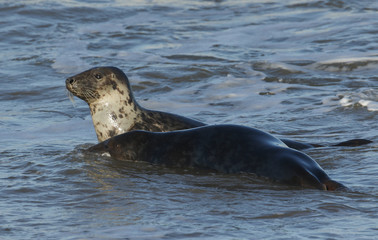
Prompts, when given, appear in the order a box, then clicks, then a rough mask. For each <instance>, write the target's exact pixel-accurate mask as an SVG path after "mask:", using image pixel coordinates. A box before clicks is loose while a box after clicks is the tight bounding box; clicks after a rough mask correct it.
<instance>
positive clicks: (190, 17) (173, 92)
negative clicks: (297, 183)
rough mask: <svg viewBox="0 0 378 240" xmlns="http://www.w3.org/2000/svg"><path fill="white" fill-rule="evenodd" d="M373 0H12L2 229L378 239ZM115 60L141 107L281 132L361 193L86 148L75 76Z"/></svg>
mask: <svg viewBox="0 0 378 240" xmlns="http://www.w3.org/2000/svg"><path fill="white" fill-rule="evenodd" d="M377 10H378V5H377V3H376V1H367V0H366V1H365V0H362V1H361V0H360V1H315V0H314V1H300V0H297V1H294V0H292V1H263V0H261V1H243V0H240V1H169V0H166V1H100V2H98V1H75V0H64V1H22V0H21V1H7V0H5V1H2V2H1V3H0V14H1V19H0V26H1V28H0V29H1V30H0V31H1V34H0V56H1V57H0V63H1V66H2V67H1V69H0V77H1V81H0V102H1V105H0V106H1V112H0V126H1V138H0V146H1V147H0V155H1V158H0V159H1V160H0V177H1V185H0V196H1V197H0V198H1V201H0V213H1V214H0V223H1V224H0V238H1V239H125V238H129V239H308V238H312V239H342V238H343V239H373V238H376V236H377V234H378V225H377V221H378V216H377V215H378V214H377V203H378V194H377V193H378V188H377V177H376V176H377V173H378V165H377V163H376V160H377V156H378V145H377V143H376V139H377V135H378V132H377V120H378V115H377V112H378V93H377V80H378V78H377V75H378V70H377V69H378V68H377V67H378V51H377V49H378V44H377V39H378V32H377V26H378V17H377V16H378V14H377ZM103 65H108V66H117V67H119V68H121V69H122V70H124V71H125V73H126V74H127V76H128V77H129V79H130V81H131V84H132V87H133V90H134V92H135V95H136V98H137V99H138V101H139V102H140V104H141V105H143V106H145V107H148V108H151V109H158V110H162V111H169V112H173V113H177V114H181V115H185V116H188V117H191V118H195V119H197V120H200V121H203V122H206V123H209V124H219V123H234V124H242V125H247V126H251V127H256V128H259V129H262V130H265V131H268V132H270V133H272V134H274V135H275V136H277V137H285V138H291V139H295V140H298V141H304V142H312V143H325V144H331V143H336V142H338V141H342V140H347V139H351V138H366V139H371V140H374V141H375V143H373V144H370V145H366V146H361V147H355V148H343V147H323V148H319V149H310V150H306V153H307V154H309V155H310V156H311V157H313V158H314V159H316V160H317V161H318V162H319V164H320V165H321V166H322V167H323V168H324V169H325V170H326V171H327V172H328V173H329V175H330V176H331V177H332V178H334V179H335V180H338V181H340V182H342V183H343V184H345V185H347V186H349V187H350V188H351V189H352V191H351V192H336V193H330V192H323V191H318V190H314V189H301V188H298V187H291V186H285V185H280V184H275V183H271V182H267V181H265V180H262V179H256V178H255V177H254V176H251V175H225V174H215V173H208V172H203V171H196V170H187V169H166V168H164V167H157V166H151V165H148V164H145V163H130V162H117V161H113V160H111V159H109V158H106V157H101V156H95V155H87V154H84V153H83V151H82V150H83V149H85V148H87V147H88V146H91V145H93V144H95V143H96V141H97V139H96V136H95V132H94V129H93V126H92V122H91V117H90V113H89V109H88V106H87V105H86V104H85V103H84V102H83V101H81V100H80V99H76V100H75V106H73V105H72V103H71V102H70V101H69V99H68V97H67V93H66V90H65V85H64V84H65V83H64V81H65V79H66V78H67V77H68V76H71V75H73V74H77V73H78V72H81V71H84V70H86V69H88V68H90V67H94V66H103Z"/></svg>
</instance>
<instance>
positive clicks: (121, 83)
mask: <svg viewBox="0 0 378 240" xmlns="http://www.w3.org/2000/svg"><path fill="white" fill-rule="evenodd" d="M66 87H67V89H68V90H69V91H70V92H71V93H72V94H73V95H75V96H77V97H79V98H81V99H82V100H84V101H85V102H86V103H87V104H88V105H89V108H90V111H91V115H92V120H93V124H94V127H95V130H96V134H97V138H98V141H99V142H101V141H104V140H106V139H108V138H111V137H114V136H116V135H119V134H122V133H125V132H129V131H132V130H145V131H153V132H169V131H175V130H182V129H189V128H195V127H200V126H205V125H206V124H205V123H202V122H199V121H196V120H193V119H190V118H186V117H183V116H179V115H175V114H171V113H166V112H159V111H153V110H149V109H145V108H143V107H141V106H140V105H139V104H138V103H137V102H136V100H135V98H134V96H133V93H132V91H131V87H130V83H129V80H128V78H127V77H126V75H125V73H124V72H123V71H121V70H120V69H118V68H116V67H96V68H92V69H89V70H87V71H85V72H82V73H79V74H77V75H75V76H73V77H70V78H68V79H67V80H66ZM281 140H282V141H283V142H284V143H285V144H286V145H288V146H289V147H291V148H294V149H297V150H302V149H305V148H310V147H319V146H321V145H316V144H308V143H300V142H297V141H293V140H289V139H281ZM370 142H371V141H369V140H363V139H356V140H350V141H347V142H343V143H339V144H338V146H357V145H363V144H367V143H370Z"/></svg>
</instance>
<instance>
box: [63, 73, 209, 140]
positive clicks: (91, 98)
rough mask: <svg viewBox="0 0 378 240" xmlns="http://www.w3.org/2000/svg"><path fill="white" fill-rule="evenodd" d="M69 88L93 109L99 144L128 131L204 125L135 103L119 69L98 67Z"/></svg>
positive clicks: (73, 80) (68, 82) (73, 79)
mask: <svg viewBox="0 0 378 240" xmlns="http://www.w3.org/2000/svg"><path fill="white" fill-rule="evenodd" d="M66 87H67V89H68V90H69V91H70V92H71V93H72V94H74V95H75V96H76V97H78V98H81V99H82V100H84V101H85V102H86V103H87V104H88V105H89V108H90V110H91V115H92V120H93V125H94V127H95V130H96V134H97V138H98V141H100V142H101V141H104V140H106V139H108V138H111V137H114V136H116V135H119V134H121V133H124V132H129V131H132V130H145V131H153V132H168V131H174V130H181V129H188V128H193V127H198V126H204V125H205V124H204V123H201V122H198V121H195V120H192V119H189V118H185V117H182V116H178V115H174V114H170V113H165V112H159V111H152V110H148V109H145V108H143V107H141V106H140V105H139V104H138V103H137V102H136V100H135V98H134V96H133V93H132V91H131V88H130V83H129V80H128V78H127V77H126V75H125V74H124V73H123V72H122V71H121V70H120V69H118V68H115V67H97V68H92V69H89V70H87V71H85V72H82V73H79V74H77V75H75V76H73V77H70V78H68V79H67V80H66Z"/></svg>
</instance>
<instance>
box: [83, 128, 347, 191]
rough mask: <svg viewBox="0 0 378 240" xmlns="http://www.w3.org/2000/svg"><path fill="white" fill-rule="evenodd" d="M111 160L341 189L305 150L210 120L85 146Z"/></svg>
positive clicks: (245, 129)
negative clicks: (198, 124)
mask: <svg viewBox="0 0 378 240" xmlns="http://www.w3.org/2000/svg"><path fill="white" fill-rule="evenodd" d="M89 151H92V152H100V153H104V152H107V153H109V154H110V155H111V157H112V158H114V159H117V160H133V161H146V162H150V163H154V164H164V165H165V166H167V167H180V168H182V167H195V168H205V169H211V170H216V171H219V172H223V173H242V172H247V173H254V174H256V175H258V176H261V177H266V178H269V179H271V180H274V181H278V182H282V183H287V184H293V185H300V186H303V187H313V188H318V189H323V190H341V189H346V187H345V186H344V185H343V184H341V183H338V182H336V181H333V180H331V178H330V177H329V176H328V175H327V174H326V173H325V171H324V170H323V169H322V168H321V167H320V166H319V164H318V163H317V162H316V161H314V160H313V159H312V158H310V157H309V156H308V155H306V154H304V153H302V152H300V151H297V150H294V149H292V148H289V147H287V145H286V144H284V143H283V142H282V141H281V140H279V139H277V138H275V137H274V136H272V135H271V134H269V133H266V132H263V131H260V130H257V129H254V128H249V127H244V126H238V125H212V126H204V127H198V128H193V129H188V130H181V131H173V132H164V133H162V132H159V133H157V132H147V131H141V130H137V131H131V132H128V133H124V134H121V135H118V136H115V137H112V138H110V139H108V140H106V141H104V142H101V143H99V144H97V145H94V146H93V147H91V148H89Z"/></svg>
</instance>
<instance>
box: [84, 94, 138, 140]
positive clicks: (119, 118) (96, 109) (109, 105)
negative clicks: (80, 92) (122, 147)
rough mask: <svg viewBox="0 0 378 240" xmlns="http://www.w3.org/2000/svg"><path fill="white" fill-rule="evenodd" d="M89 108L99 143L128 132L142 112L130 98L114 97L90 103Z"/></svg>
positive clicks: (106, 97) (105, 97)
mask: <svg viewBox="0 0 378 240" xmlns="http://www.w3.org/2000/svg"><path fill="white" fill-rule="evenodd" d="M89 108H90V110H91V115H92V120H93V125H94V127H95V130H96V134H97V138H98V140H99V141H100V142H102V141H104V140H106V139H109V138H111V137H114V136H116V135H119V134H122V133H125V132H128V131H129V129H131V127H132V126H133V125H134V123H135V119H137V117H138V115H139V114H140V112H141V111H142V108H141V107H139V105H138V104H137V103H136V102H135V100H134V99H133V98H132V97H130V96H128V97H126V98H121V97H119V98H116V97H115V96H114V95H113V96H104V97H103V98H101V99H99V100H98V101H95V102H93V103H90V104H89Z"/></svg>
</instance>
